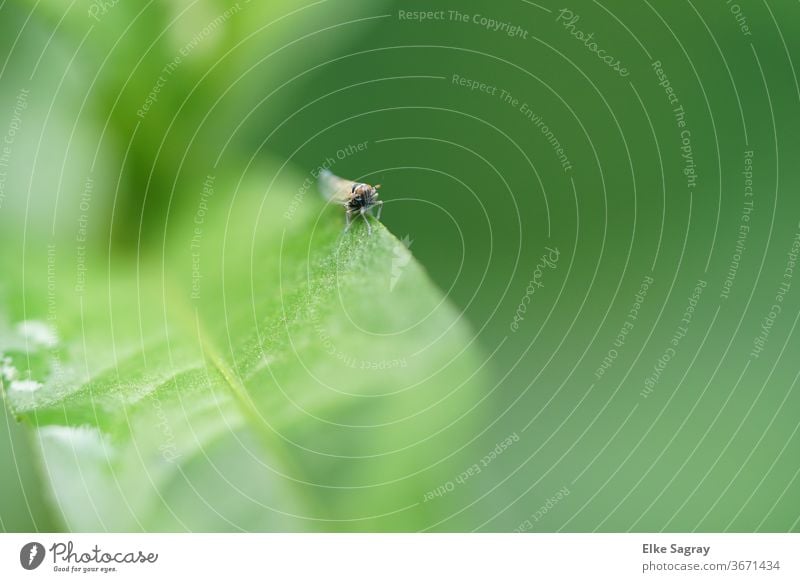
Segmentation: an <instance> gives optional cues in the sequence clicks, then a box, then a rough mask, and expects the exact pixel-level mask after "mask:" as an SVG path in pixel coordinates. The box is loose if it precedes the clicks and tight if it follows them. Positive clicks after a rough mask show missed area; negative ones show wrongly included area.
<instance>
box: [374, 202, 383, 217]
mask: <svg viewBox="0 0 800 582" xmlns="http://www.w3.org/2000/svg"><path fill="white" fill-rule="evenodd" d="M376 205H377V206H378V216H376V217H375V218H377V219H378V220H380V219H381V210H383V200H378V202H376Z"/></svg>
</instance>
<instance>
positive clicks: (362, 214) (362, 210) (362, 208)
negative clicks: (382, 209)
mask: <svg viewBox="0 0 800 582" xmlns="http://www.w3.org/2000/svg"><path fill="white" fill-rule="evenodd" d="M366 213H367V209H366V207H364V206H362V207H361V216H362V217H363V218H364V222H366V223H367V234H372V226H370V224H369V218H367V214H366Z"/></svg>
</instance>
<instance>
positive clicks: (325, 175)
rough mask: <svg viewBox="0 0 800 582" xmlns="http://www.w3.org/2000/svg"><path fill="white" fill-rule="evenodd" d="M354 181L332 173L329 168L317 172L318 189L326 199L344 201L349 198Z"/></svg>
mask: <svg viewBox="0 0 800 582" xmlns="http://www.w3.org/2000/svg"><path fill="white" fill-rule="evenodd" d="M354 184H355V182H353V181H351V180H345V179H344V178H340V177H339V176H336V175H335V174H333V173H332V172H331V171H330V170H322V171H321V172H320V173H319V190H320V192H322V196H323V197H324V198H325V199H326V200H332V201H333V202H340V203H344V202H347V200H348V199H349V198H350V196H351V193H352V191H353V185H354Z"/></svg>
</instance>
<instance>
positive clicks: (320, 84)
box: [0, 0, 800, 531]
mask: <svg viewBox="0 0 800 582" xmlns="http://www.w3.org/2000/svg"><path fill="white" fill-rule="evenodd" d="M420 11H426V12H427V11H433V13H432V14H428V15H427V16H428V17H427V18H425V19H424V20H420V15H419V14H418V13H419V12H420ZM798 16H800V6H798V5H797V4H793V3H788V2H775V1H766V2H763V3H745V2H742V3H741V4H740V5H739V4H733V3H725V2H715V3H711V4H708V3H700V2H691V1H680V2H668V1H658V2H655V1H653V2H648V1H642V2H622V1H621V0H620V1H614V2H594V1H591V2H590V1H577V0H576V1H575V2H572V3H570V4H569V5H568V6H566V7H565V6H561V5H558V6H557V5H553V4H551V3H549V2H546V1H544V2H539V3H532V2H527V1H525V0H518V1H506V2H498V3H490V4H487V3H484V2H477V1H470V2H461V3H452V4H447V3H443V2H425V3H423V2H418V3H409V2H391V1H385V2H382V1H379V2H374V1H371V2H368V1H366V0H362V1H347V0H342V1H338V0H327V1H320V2H309V3H307V4H306V3H304V4H296V3H291V2H287V1H278V2H269V3H257V2H244V1H240V2H239V3H236V4H232V3H230V2H223V1H216V0H196V1H189V0H171V1H168V0H161V1H156V0H153V1H150V2H147V3H142V4H141V5H139V4H134V3H131V2H126V1H125V0H120V1H119V2H117V3H114V2H105V3H103V2H95V3H92V2H87V1H85V0H79V1H76V2H74V3H72V4H70V5H69V6H66V5H64V4H63V3H61V2H55V1H53V0H46V1H44V2H33V1H30V2H26V1H23V0H14V1H12V0H7V1H6V2H5V3H4V4H2V7H1V8H0V56H2V57H3V58H2V65H0V67H1V68H0V132H2V133H4V134H6V135H5V137H7V138H9V139H10V140H11V143H9V144H8V148H9V153H8V160H7V164H5V166H3V167H0V170H2V171H3V174H2V177H0V179H2V182H0V185H2V190H0V229H1V232H2V235H0V236H2V243H3V248H4V251H3V254H4V255H6V258H7V261H6V262H4V268H13V267H8V265H14V264H22V262H21V261H17V257H19V256H21V255H22V253H23V251H24V253H25V257H26V261H30V262H32V263H33V264H34V265H35V264H37V262H38V264H39V265H40V267H39V269H40V270H43V269H44V268H45V267H44V265H45V264H46V245H47V244H48V243H51V242H53V241H70V242H69V243H68V244H70V245H74V242H72V241H74V240H75V237H76V232H78V231H79V229H80V228H81V216H82V215H83V214H85V212H84V210H82V206H81V200H82V196H83V197H85V196H86V191H87V182H90V183H91V187H90V190H91V195H90V198H91V209H90V216H91V222H90V228H89V230H88V235H87V238H88V240H87V242H86V244H87V246H88V247H89V248H90V249H91V250H90V251H89V252H90V253H93V254H96V255H97V256H98V257H101V260H108V261H109V264H111V263H114V264H116V263H117V262H119V263H120V264H121V263H124V262H131V263H133V264H143V263H146V262H147V261H148V258H149V259H152V260H153V261H155V262H156V263H158V262H159V261H160V260H161V258H162V256H163V253H164V249H165V248H166V247H167V246H168V245H169V244H170V241H171V240H172V239H173V238H174V237H175V236H177V234H176V233H182V232H184V231H183V230H182V229H183V228H184V227H183V226H182V224H183V223H185V222H186V221H187V220H191V217H192V216H193V215H194V214H195V212H196V208H197V204H198V192H200V190H201V188H202V184H203V181H204V180H205V179H206V176H207V175H209V174H224V175H229V176H235V177H238V176H243V175H247V174H248V172H252V168H253V167H259V166H265V165H269V164H275V163H276V162H275V160H278V162H277V163H279V164H283V162H284V161H285V162H286V163H287V167H288V168H290V169H291V171H292V172H294V175H295V176H297V178H296V179H295V180H294V182H292V180H291V179H290V180H287V182H288V184H289V186H288V188H289V190H290V191H289V192H288V194H287V197H286V199H285V200H284V201H283V202H282V203H281V204H283V206H281V205H279V206H278V207H277V208H273V209H272V210H271V212H275V213H276V215H277V214H280V213H282V212H285V211H287V210H288V209H289V208H290V207H291V206H292V204H293V202H292V200H293V196H294V195H295V193H296V192H297V191H299V190H300V189H301V188H302V181H303V180H304V179H306V178H307V177H308V176H309V175H310V173H311V172H312V171H313V170H314V169H315V168H317V167H318V166H320V165H322V164H323V163H325V162H326V160H328V159H330V161H332V162H333V163H332V166H331V169H332V170H333V171H334V173H336V174H339V175H341V176H344V177H348V178H352V179H360V180H364V181H367V182H370V183H380V184H382V188H381V192H382V194H381V196H382V198H383V199H384V200H385V208H384V211H383V222H384V224H385V225H386V226H387V228H388V229H389V230H390V231H391V232H393V233H394V234H395V235H396V236H397V237H398V238H402V237H404V236H407V237H408V238H409V239H410V240H412V241H413V242H412V243H411V246H410V250H411V252H412V253H413V255H414V256H415V257H416V258H417V259H418V260H419V261H420V262H421V263H422V265H423V266H424V267H425V268H426V270H427V272H428V273H429V275H430V277H431V278H432V279H433V281H434V282H435V283H436V284H437V285H438V287H439V288H440V289H442V290H443V291H444V292H445V294H446V296H447V297H448V298H449V300H450V301H451V302H452V304H453V305H455V307H456V308H457V309H458V310H459V311H460V312H462V313H463V314H464V315H465V317H466V319H467V320H468V321H469V323H470V325H471V329H472V332H473V334H474V335H475V337H476V338H477V340H478V343H479V345H480V346H481V348H482V351H483V353H484V354H485V355H486V357H487V358H488V359H489V364H488V366H489V370H488V377H487V380H486V382H485V383H484V386H483V393H481V394H476V395H474V396H473V397H472V398H474V400H473V401H472V403H473V404H474V405H475V406H476V408H477V410H478V411H479V412H480V420H478V421H476V423H475V425H474V426H473V428H472V429H470V430H471V432H468V433H465V434H463V435H462V436H461V437H460V439H459V440H458V442H459V443H462V444H463V445H464V446H465V448H464V449H463V450H461V451H460V452H459V455H458V457H457V461H454V465H453V467H455V468H454V469H453V470H452V472H451V473H446V472H445V473H443V475H445V480H446V475H448V474H450V475H452V477H453V478H454V477H455V476H456V475H458V474H459V473H460V472H461V471H466V470H468V469H469V467H470V466H472V465H473V464H475V463H478V464H480V462H481V459H482V458H483V457H484V456H485V455H487V454H489V453H490V452H491V451H492V450H494V449H495V448H496V447H497V446H498V443H501V442H503V441H504V439H506V438H507V437H509V435H515V436H517V437H518V440H513V439H512V443H513V444H511V445H510V446H508V447H507V448H502V454H499V455H497V456H496V458H495V459H494V460H492V461H491V463H490V464H489V465H488V466H487V467H485V470H483V471H481V472H480V474H478V475H477V476H475V477H474V478H470V483H471V486H470V487H469V488H467V487H462V488H458V487H456V488H455V489H454V491H453V492H451V493H448V494H447V496H446V497H447V499H446V500H445V499H439V498H437V499H434V500H431V501H429V502H426V503H430V504H436V503H442V504H444V503H447V504H448V509H447V510H446V511H445V512H444V513H443V515H445V517H443V518H439V517H437V518H433V517H431V518H426V517H425V516H424V514H420V516H418V517H416V518H414V519H413V520H411V521H408V522H405V523H404V524H403V525H402V528H404V529H428V528H430V529H434V530H459V531H470V530H486V531H514V530H517V531H520V530H522V531H595V530H597V531H628V530H634V531H661V530H665V531H691V530H698V531H790V530H791V531H797V530H798V529H800V481H798V474H799V473H800V436H798V434H797V432H798V430H797V429H798V426H799V424H798V423H799V422H800V421H799V420H798V418H800V417H798V410H799V409H800V408H799V407H800V391H799V389H798V387H797V377H798V372H800V366H799V365H798V362H797V360H796V358H795V357H794V354H796V353H797V350H798V348H799V347H800V340H799V339H798V334H797V332H796V324H797V319H798V313H800V309H798V307H799V306H800V281H798V280H797V277H798V275H800V273H798V272H797V271H796V270H795V267H796V265H795V263H794V261H795V260H796V256H795V254H794V253H795V252H796V251H797V246H793V245H795V244H796V243H795V240H796V237H797V236H798V233H800V199H798V197H797V191H798V188H800V173H799V172H798V168H797V164H796V163H795V160H796V159H797V156H798V155H799V154H800V131H798V130H799V129H800V116H799V115H798V107H800V87H798V80H797V74H796V71H795V68H794V65H795V63H796V62H798V60H800V46H798V40H797V39H798V38H800V36H798V33H799V32H800V18H798ZM211 23H214V24H213V25H211ZM590 34H591V35H592V36H591V37H589V35H590ZM598 51H604V52H599V53H598ZM606 55H610V56H611V57H613V59H614V60H619V61H620V63H621V65H622V67H624V68H625V72H626V73H627V74H625V75H621V74H620V72H619V71H615V70H614V67H613V66H608V65H607V64H606V62H604V61H603V60H602V58H601V57H604V56H606ZM176 59H178V60H176ZM654 63H657V64H655V65H654ZM657 69H658V70H657ZM661 71H663V74H661V73H660V72H661ZM462 79H466V81H463V82H462ZM667 87H669V88H670V91H671V92H668V91H667ZM156 89H158V91H157V92H154V91H155V90H156ZM151 93H153V94H152V95H151V97H150V98H149V97H148V95H149V94H151ZM670 99H672V102H671V101H670ZM676 108H682V113H679V112H676ZM679 122H683V123H685V125H680V124H679ZM17 126H18V128H17ZM6 128H8V130H7V131H6ZM12 133H13V135H12ZM0 139H2V137H0ZM556 142H557V143H556ZM358 144H365V145H364V146H362V147H361V148H360V149H359V148H357V147H355V148H353V146H357V145H358ZM348 148H350V149H351V150H352V149H354V150H355V151H354V152H353V151H350V150H349V149H348ZM559 148H560V149H559ZM557 150H558V151H557ZM748 152H751V153H748ZM269 167H274V166H269ZM687 169H688V175H687ZM744 172H751V173H749V174H745V173H744ZM266 175H267V179H271V176H272V174H271V173H270V172H267V174H266ZM234 181H235V180H234ZM231 183H233V182H231ZM292 188H294V189H293V190H292ZM215 196H216V198H215V204H219V205H220V206H223V207H225V206H227V205H228V204H231V203H232V202H231V200H232V199H233V197H232V195H231V194H230V191H228V190H226V188H225V187H223V186H219V187H218V188H217V193H216V194H215ZM309 196H316V194H315V193H313V194H309ZM305 203H307V202H306V201H305V200H303V199H302V197H301V200H300V204H301V205H302V204H305ZM334 216H335V215H333V213H331V216H330V218H326V220H340V218H339V217H338V216H336V217H335V218H334ZM187 217H188V218H187ZM284 224H285V225H286V227H287V228H291V224H290V221H285V223H284ZM548 249H555V250H557V252H556V253H555V254H554V253H553V251H552V250H548ZM545 255H547V256H548V257H551V259H552V258H553V257H557V260H551V259H548V260H549V261H550V262H549V263H548V262H547V261H545V262H542V257H543V256H545ZM68 260H69V261H75V262H76V263H77V261H78V257H77V256H74V255H72V256H70V257H68ZM33 269H34V270H33V272H31V271H29V272H28V275H27V276H28V277H29V278H30V277H36V267H34V268H33ZM10 279H11V278H9V280H10ZM644 281H652V282H651V283H649V284H648V286H647V289H646V292H643V291H642V284H643V282H644ZM698 282H700V283H699V285H700V288H701V289H702V292H701V293H699V298H697V297H695V298H694V299H693V298H692V296H693V294H696V292H695V289H696V288H697V287H698ZM531 290H532V291H531ZM26 293H27V289H26V288H22V289H20V288H18V287H15V286H13V285H10V284H7V285H5V286H4V288H3V299H4V301H5V303H6V304H7V305H11V304H16V303H19V302H20V301H23V302H24V299H23V298H24V296H25V294H26ZM637 294H638V298H637ZM637 301H638V303H637ZM635 305H638V306H639V308H638V309H636V310H635V311H634V312H633V315H635V318H634V317H633V316H632V312H631V310H632V309H634V306H635ZM775 305H777V306H778V308H779V311H778V310H776V309H775V308H774V307H773V306H775ZM520 306H523V307H520ZM523 310H524V312H523ZM7 311H8V313H7V315H6V317H7V318H9V319H10V320H11V322H13V321H14V317H13V316H12V315H11V314H13V313H15V311H14V310H13V309H12V308H9V309H8V310H7ZM771 313H773V314H774V315H770V314H771ZM515 315H516V316H517V319H516V323H515ZM604 360H605V365H604ZM6 427H7V428H6ZM320 438H324V436H321V437H320ZM0 445H1V446H0V462H1V463H2V466H3V471H2V475H1V476H0V485H1V486H2V491H3V495H2V499H3V501H2V502H0V518H1V519H2V523H1V525H2V527H3V529H5V530H34V529H36V530H43V529H44V530H48V529H51V528H54V527H63V525H59V522H58V519H57V518H53V517H52V516H51V515H50V514H48V513H47V512H45V511H43V510H41V508H42V507H43V506H44V505H45V504H46V502H45V501H43V499H45V498H46V497H47V495H48V494H47V493H46V487H42V486H40V485H39V481H40V477H41V475H40V474H39V473H40V470H39V469H38V466H37V461H36V455H35V453H33V452H32V448H31V443H30V442H29V439H28V438H27V436H26V430H25V428H24V425H18V424H16V423H15V421H14V420H13V419H12V418H11V417H10V416H6V421H5V423H3V425H2V426H0ZM440 446H443V445H440ZM12 447H13V448H12ZM34 448H35V447H34ZM14 451H16V455H15V454H14ZM435 452H436V453H437V454H439V455H440V456H445V455H446V454H447V453H448V452H449V451H446V450H441V451H435ZM335 470H336V469H335V467H334V468H331V469H330V471H332V472H335ZM448 471H450V469H448ZM37 475H38V476H37ZM435 482H439V481H435ZM23 489H24V493H23ZM376 494H378V495H379V494H380V492H378V493H376ZM26 500H27V504H26ZM37 508H39V509H37ZM279 527H284V526H283V525H281V526H279ZM290 527H292V528H295V527H297V528H298V529H317V528H318V527H317V526H316V525H313V524H312V525H306V526H290ZM381 527H382V526H381V525H380V523H378V524H373V525H370V526H369V529H380V528H381ZM387 527H388V528H389V529H392V528H394V527H396V526H394V525H389V526H387ZM342 528H343V529H351V527H349V526H342ZM355 528H356V529H358V527H357V526H355ZM333 529H336V527H334V528H333Z"/></svg>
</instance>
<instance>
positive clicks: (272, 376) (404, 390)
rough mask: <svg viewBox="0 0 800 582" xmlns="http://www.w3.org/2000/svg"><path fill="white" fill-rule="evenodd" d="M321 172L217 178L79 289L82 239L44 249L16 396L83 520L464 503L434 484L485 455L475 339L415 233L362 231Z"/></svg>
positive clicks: (230, 526) (55, 488)
mask: <svg viewBox="0 0 800 582" xmlns="http://www.w3.org/2000/svg"><path fill="white" fill-rule="evenodd" d="M274 176H278V178H275V177H274ZM304 180H305V178H303V177H298V176H295V175H291V174H289V173H287V172H282V173H278V172H270V173H259V174H258V175H255V176H252V177H251V178H248V179H246V180H244V182H243V183H241V184H240V183H239V182H238V181H233V180H230V181H229V180H227V179H225V178H224V177H223V178H217V177H208V178H205V177H201V178H198V184H197V192H198V203H197V207H196V208H197V212H196V213H195V214H194V215H193V216H188V217H182V218H181V219H180V220H177V221H174V222H176V224H177V226H176V228H174V229H172V230H171V232H169V233H168V235H167V237H166V239H165V247H164V248H165V251H164V252H163V254H162V253H158V254H155V255H154V256H152V257H146V258H143V259H142V260H141V261H139V262H138V263H132V264H127V263H125V262H124V261H123V262H121V261H119V260H118V259H115V260H111V261H109V260H108V258H107V257H103V256H97V257H94V258H91V257H90V258H87V259H86V260H85V264H84V265H83V267H82V271H81V272H82V273H83V274H82V275H80V276H79V277H76V270H75V264H74V263H73V253H74V244H71V243H68V242H67V243H59V244H56V245H52V246H51V247H46V246H44V244H42V248H39V249H35V248H29V249H28V250H27V252H26V257H27V260H28V262H27V263H26V269H25V271H24V272H25V273H26V276H25V281H24V288H25V290H26V291H25V293H24V298H20V297H19V295H18V294H15V290H16V289H19V288H22V287H21V285H22V284H23V283H22V281H21V280H20V279H19V278H17V282H16V283H14V282H13V280H14V279H13V278H10V279H8V280H7V284H8V286H7V287H6V292H7V296H8V301H7V305H8V321H7V322H6V324H5V325H4V326H2V328H0V350H1V351H2V352H3V353H4V354H5V357H6V358H8V360H7V362H6V372H5V373H4V375H3V378H4V385H5V386H4V387H5V393H6V400H7V402H8V404H9V406H10V409H11V411H12V412H13V413H14V414H15V415H16V416H17V417H19V418H20V419H22V420H23V421H24V422H25V423H26V424H27V425H28V426H30V427H31V429H32V430H33V431H34V434H35V438H36V443H37V448H38V449H39V450H40V452H41V458H42V462H43V465H42V468H43V471H44V474H45V475H46V476H47V480H48V482H49V490H50V494H51V498H52V500H53V503H54V506H55V507H56V508H57V509H58V510H59V512H60V514H61V516H62V517H63V521H64V523H65V524H66V527H67V528H68V529H70V530H76V531H85V530H114V531H130V530H145V531H155V530H158V531H162V530H170V531H171V530H178V531H180V530H186V529H188V530H193V531H200V530H202V531H228V530H231V531H236V530H247V531H253V530H258V531H271V530H311V531H317V530H337V531H338V530H414V529H421V528H425V527H429V526H434V525H436V524H438V523H439V522H440V521H442V520H445V519H446V518H447V517H448V516H450V515H451V514H452V513H453V512H455V511H456V510H457V509H458V506H457V499H456V498H458V497H460V498H462V499H463V496H460V495H453V496H450V497H449V498H436V499H435V500H428V501H426V493H428V492H430V491H432V490H435V489H436V488H437V487H439V486H441V485H442V484H444V483H446V482H448V481H450V480H452V479H453V478H454V477H455V476H456V475H458V473H459V472H460V471H462V470H463V469H464V468H465V466H469V465H470V464H472V462H474V459H471V454H470V453H468V451H469V446H468V445H469V443H470V441H471V440H472V439H473V437H474V436H475V433H476V432H477V431H478V430H480V429H481V428H482V427H483V426H484V422H483V421H482V420H481V406H480V403H481V401H482V398H483V396H484V393H483V382H482V380H481V377H482V374H483V372H482V367H483V364H484V359H483V358H482V357H481V355H480V354H479V353H477V351H476V349H475V346H474V344H473V339H474V338H473V334H472V332H471V330H470V329H469V327H468V326H467V324H466V323H465V322H464V321H463V319H462V318H461V316H460V314H459V313H458V312H457V311H456V310H455V309H454V308H453V307H452V306H451V305H450V304H449V303H448V302H447V300H446V298H445V297H443V295H442V293H441V292H440V291H439V290H438V289H437V288H436V287H435V286H434V285H433V284H432V283H431V281H430V279H429V278H428V276H427V274H426V273H425V272H424V270H423V269H422V268H421V267H420V266H419V265H418V264H417V263H416V261H415V260H414V259H413V257H412V256H411V254H410V252H409V250H408V249H407V248H406V245H405V244H404V243H403V242H401V241H400V240H398V239H397V238H395V237H394V236H393V235H391V234H390V233H389V232H388V231H387V230H386V229H385V228H384V227H382V226H381V225H380V224H378V223H377V222H375V221H373V223H372V225H373V226H372V230H373V232H372V234H371V235H369V234H368V232H367V229H366V226H365V224H364V223H363V222H361V221H358V222H357V223H356V224H355V225H354V226H353V228H352V229H351V230H350V231H349V232H347V233H343V223H344V220H343V216H342V215H341V210H340V209H339V208H329V207H325V205H323V204H322V202H321V199H320V197H319V196H318V195H317V194H316V192H315V190H314V189H313V188H311V189H308V188H303V187H302V185H303V182H304ZM306 184H307V182H306ZM265 188H266V192H264V189H265ZM390 207H391V205H388V208H390ZM34 264H35V265H36V266H37V267H33V266H32V265H34ZM43 265H46V266H47V268H44V267H43ZM84 267H85V269H84ZM4 269H5V271H6V272H8V273H17V274H18V273H20V272H21V270H22V269H21V266H20V265H14V264H9V265H4ZM76 281H77V282H78V284H77V286H76ZM84 282H85V286H84V287H81V285H82V284H83V283H84ZM16 285H20V287H16ZM464 455H469V456H467V457H465V456H464ZM462 487H464V488H467V487H470V484H469V483H467V484H464V485H463V486H462ZM427 497H429V498H430V495H428V496H427Z"/></svg>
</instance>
